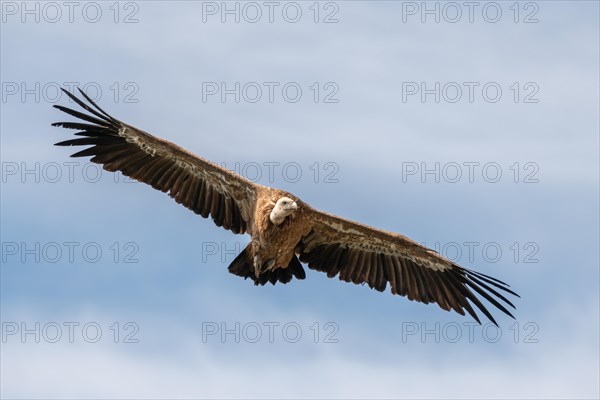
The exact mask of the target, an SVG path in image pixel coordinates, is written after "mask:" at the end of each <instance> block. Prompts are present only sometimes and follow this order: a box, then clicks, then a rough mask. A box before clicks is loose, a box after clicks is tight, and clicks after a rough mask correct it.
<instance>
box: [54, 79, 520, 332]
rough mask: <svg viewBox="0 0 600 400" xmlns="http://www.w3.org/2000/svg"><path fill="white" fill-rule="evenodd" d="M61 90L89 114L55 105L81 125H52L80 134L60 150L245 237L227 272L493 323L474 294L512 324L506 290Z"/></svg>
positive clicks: (397, 236)
mask: <svg viewBox="0 0 600 400" xmlns="http://www.w3.org/2000/svg"><path fill="white" fill-rule="evenodd" d="M64 92H65V93H66V94H67V95H68V96H69V97H70V98H71V99H73V100H74V101H75V102H76V103H77V104H78V105H79V106H81V107H82V108H83V109H84V110H86V111H87V112H88V113H89V114H86V113H82V112H79V111H76V110H72V109H70V108H66V107H62V106H59V105H55V106H54V107H56V108H58V109H59V110H61V111H63V112H65V113H67V114H70V115H72V116H74V117H77V118H79V119H80V120H82V121H84V122H57V123H54V124H52V125H54V126H60V127H63V128H70V129H77V130H79V132H77V133H75V136H80V138H76V139H71V140H67V141H63V142H60V143H57V145H59V146H81V145H87V146H91V147H88V148H86V149H84V150H82V151H79V152H77V153H75V154H73V155H72V157H84V156H91V157H92V159H91V161H93V162H95V163H98V164H101V165H102V166H103V168H104V169H106V170H108V171H121V172H122V173H123V174H124V175H126V176H129V177H132V178H134V179H136V180H138V181H140V182H144V183H147V184H149V185H151V186H152V187H153V188H155V189H158V190H160V191H162V192H165V193H168V194H169V196H171V197H172V198H173V199H175V201H176V202H177V203H180V204H182V205H184V206H185V207H187V208H189V209H190V210H192V211H193V212H194V213H196V214H200V215H201V216H202V217H204V218H207V217H208V216H210V217H211V218H212V219H213V221H214V222H215V224H216V225H217V226H222V227H223V228H225V229H227V230H230V231H232V232H233V233H248V234H249V235H250V237H251V242H250V243H249V244H248V246H247V247H246V249H244V251H242V252H241V253H240V254H239V255H238V256H237V257H236V258H235V260H234V261H233V262H232V263H231V265H230V266H229V271H230V272H231V273H233V274H236V275H239V276H242V277H244V278H250V279H252V280H253V281H254V282H255V284H257V285H259V284H260V285H264V284H265V283H267V282H271V283H273V284H275V283H276V282H282V283H287V282H289V281H291V280H292V278H293V277H296V278H297V279H304V278H305V273H304V269H303V268H302V264H301V262H303V263H305V264H307V265H308V267H309V268H311V269H314V270H317V271H322V272H325V273H327V276H328V277H330V278H333V277H335V276H339V279H340V280H343V281H346V282H352V283H356V284H365V283H366V284H367V285H369V287H370V288H373V289H376V290H378V291H380V292H382V291H384V290H385V288H386V286H387V285H388V283H389V285H390V288H391V292H392V293H393V294H398V295H401V296H406V297H408V299H409V300H415V301H419V302H422V303H425V304H428V303H437V304H438V305H439V306H440V307H441V308H442V309H444V310H454V311H456V312H458V313H459V314H461V315H465V311H467V312H468V313H469V314H470V315H471V316H472V317H473V318H474V319H475V320H476V321H477V322H480V321H479V318H478V316H477V314H476V312H475V310H474V308H473V305H474V306H475V307H476V308H477V309H479V310H480V311H481V312H483V313H484V314H485V315H486V316H487V317H488V318H489V319H490V321H492V322H493V323H494V324H495V323H496V321H495V320H494V318H493V317H492V315H491V314H490V312H489V311H488V310H487V308H486V307H485V306H484V305H483V304H482V303H481V301H480V299H479V297H478V296H477V295H476V294H475V293H477V294H478V295H479V296H480V297H482V298H484V299H486V300H487V301H489V302H490V303H491V304H492V305H494V306H495V307H496V308H498V309H500V310H501V311H503V312H504V313H506V314H507V315H509V316H511V317H512V314H511V313H510V312H509V311H508V310H507V308H506V307H505V305H508V306H510V307H512V308H514V306H513V304H512V303H511V302H510V301H509V300H508V299H507V298H506V297H505V294H507V293H508V294H511V295H515V296H518V295H517V294H516V293H515V292H513V291H512V290H510V289H508V285H506V284H505V283H504V282H502V281H499V280H497V279H495V278H492V277H489V276H487V275H484V274H481V273H479V272H475V271H472V270H468V269H465V268H462V267H460V266H458V265H456V264H454V263H453V262H451V261H450V260H448V259H446V258H444V257H442V256H440V255H439V254H437V253H436V252H435V251H433V250H430V249H427V248H425V247H423V246H421V245H419V244H418V243H416V242H414V241H413V240H411V239H409V238H407V237H405V236H402V235H400V234H397V233H392V232H386V231H383V230H379V229H376V228H372V227H370V226H367V225H363V224H360V223H357V222H353V221H349V220H346V219H343V218H340V217H337V216H335V215H331V214H327V213H324V212H322V211H318V210H315V209H314V208H312V207H310V206H309V205H308V204H306V203H304V202H302V201H301V200H300V199H298V198H297V197H296V196H294V195H292V194H290V193H287V192H284V191H281V190H277V189H273V188H269V187H265V186H261V185H258V184H256V183H253V182H251V181H249V180H247V179H245V178H243V177H242V176H240V175H237V174H235V173H233V172H231V171H228V170H226V169H224V168H221V167H220V166H218V165H216V164H214V163H211V162H210V161H207V160H205V159H203V158H201V157H198V156H196V155H194V154H192V153H190V152H188V151H186V150H184V149H182V148H181V147H179V146H177V145H175V144H173V143H171V142H168V141H166V140H162V139H159V138H157V137H155V136H152V135H150V134H148V133H146V132H144V131H142V130H140V129H137V128H135V127H133V126H131V125H128V124H125V123H123V122H121V121H119V120H117V119H115V118H113V117H112V116H110V115H109V114H107V113H106V112H105V111H104V110H102V109H101V108H100V107H99V106H98V105H96V104H95V103H94V102H93V101H92V100H91V99H90V98H89V97H88V96H86V94H85V93H84V92H83V91H81V90H80V92H81V95H82V96H83V97H84V98H85V99H86V100H87V101H88V103H89V104H86V103H85V102H83V101H82V100H80V99H78V98H77V97H76V96H74V95H73V94H71V93H69V92H68V91H66V90H65V91H64ZM513 318H514V317H513Z"/></svg>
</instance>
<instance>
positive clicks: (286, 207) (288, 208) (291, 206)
mask: <svg viewBox="0 0 600 400" xmlns="http://www.w3.org/2000/svg"><path fill="white" fill-rule="evenodd" d="M297 209H298V204H296V202H295V201H294V200H292V199H290V198H289V197H281V198H280V199H279V200H277V203H275V207H273V210H272V211H271V215H270V217H269V218H270V219H271V222H272V223H274V224H275V225H279V224H281V223H282V222H283V221H284V220H285V218H286V217H287V216H288V215H290V214H291V213H293V212H294V211H296V210H297Z"/></svg>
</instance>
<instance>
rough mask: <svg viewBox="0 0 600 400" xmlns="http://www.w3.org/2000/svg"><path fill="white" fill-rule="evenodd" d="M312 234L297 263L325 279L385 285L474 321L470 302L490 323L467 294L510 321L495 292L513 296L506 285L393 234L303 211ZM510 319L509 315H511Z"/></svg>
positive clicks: (500, 296)
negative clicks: (486, 303)
mask: <svg viewBox="0 0 600 400" xmlns="http://www.w3.org/2000/svg"><path fill="white" fill-rule="evenodd" d="M306 212H307V213H308V215H309V218H310V219H311V221H312V231H311V232H310V233H309V234H308V235H307V236H305V237H304V238H303V239H302V241H301V243H300V261H302V262H304V263H307V264H308V266H309V268H312V269H315V270H317V271H322V272H326V273H327V276H328V277H330V278H333V277H335V276H336V275H338V274H339V277H340V280H343V281H346V282H353V283H357V284H358V283H367V284H368V285H369V287H371V288H373V289H376V290H378V291H380V292H381V291H383V290H385V287H386V285H387V283H388V282H389V283H390V286H391V291H392V293H393V294H399V295H401V296H407V297H408V299H409V300H415V301H419V302H422V303H425V304H428V303H437V304H438V305H439V306H440V307H441V308H442V309H444V310H447V311H449V310H451V309H453V310H455V311H456V312H458V313H459V314H461V315H465V310H466V311H467V312H468V313H469V314H470V315H471V316H472V317H473V318H474V319H475V320H476V321H477V322H479V323H481V322H480V321H479V317H478V316H477V313H476V312H475V311H474V310H473V308H472V306H471V304H470V303H469V302H471V303H472V304H474V305H475V306H476V307H477V308H478V309H479V310H481V312H483V313H484V314H485V315H486V316H487V317H488V318H489V319H490V321H492V322H493V323H494V324H496V321H495V320H494V318H493V317H492V315H491V314H490V313H489V311H488V310H487V309H486V307H485V306H484V305H483V304H482V303H481V301H480V299H479V298H478V297H477V296H476V295H475V293H474V292H473V291H475V292H476V293H478V294H479V295H480V296H481V297H483V298H484V299H486V300H487V301H489V302H490V303H491V304H493V305H494V306H495V307H497V308H498V309H500V310H501V311H503V312H504V313H506V314H508V315H509V316H511V317H513V315H512V314H511V313H510V312H509V311H508V310H507V309H506V307H505V306H504V305H503V304H502V302H504V303H505V304H507V305H509V306H510V307H512V308H514V305H513V304H512V303H511V302H510V301H509V300H508V299H507V298H506V297H505V296H504V295H503V294H502V293H501V292H506V293H510V294H512V295H515V296H517V297H518V295H517V294H516V293H515V292H513V291H512V290H510V289H508V285H507V284H505V283H504V282H502V281H499V280H497V279H494V278H492V277H489V276H487V275H484V274H481V273H478V272H475V271H472V270H468V269H465V268H462V267H460V266H458V265H456V264H454V263H452V262H451V261H450V260H448V259H446V258H444V257H442V256H440V255H439V254H438V253H436V252H435V251H433V250H429V249H427V248H426V247H423V246H421V245H420V244H418V243H417V242H414V241H413V240H411V239H409V238H407V237H405V236H402V235H399V234H397V233H392V232H386V231H383V230H379V229H376V228H372V227H370V226H366V225H363V224H359V223H357V222H353V221H349V220H345V219H343V218H339V217H337V216H334V215H330V214H327V213H324V212H321V211H318V210H315V209H312V208H309V207H307V211H306ZM513 318H514V317H513Z"/></svg>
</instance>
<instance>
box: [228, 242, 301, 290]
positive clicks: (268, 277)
mask: <svg viewBox="0 0 600 400" xmlns="http://www.w3.org/2000/svg"><path fill="white" fill-rule="evenodd" d="M249 248H250V245H248V246H247V247H246V248H245V249H244V250H243V251H242V252H241V253H240V254H238V255H237V257H235V259H234V260H233V261H232V262H231V264H230V265H229V267H228V268H227V270H228V271H229V272H231V273H232V274H234V275H238V276H241V277H242V278H244V279H248V278H250V279H252V280H253V281H254V284H255V285H261V286H262V285H265V284H266V283H267V282H271V284H273V285H274V284H276V283H277V282H281V283H284V284H285V283H288V282H290V281H291V280H292V278H294V277H295V278H296V279H304V278H306V273H305V272H304V268H302V264H301V263H300V261H299V260H298V257H296V255H295V254H294V256H293V257H292V260H291V261H290V263H289V265H288V267H287V268H278V269H276V270H274V271H265V272H263V273H261V274H260V275H259V276H258V277H256V275H255V274H254V264H253V263H252V261H251V257H250V253H249Z"/></svg>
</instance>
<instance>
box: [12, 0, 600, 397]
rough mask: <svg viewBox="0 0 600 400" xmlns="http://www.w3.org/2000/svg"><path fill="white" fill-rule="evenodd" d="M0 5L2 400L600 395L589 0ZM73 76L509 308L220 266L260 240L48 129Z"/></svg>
mask: <svg viewBox="0 0 600 400" xmlns="http://www.w3.org/2000/svg"><path fill="white" fill-rule="evenodd" d="M1 7H2V25H1V63H2V64H1V80H2V102H1V118H0V119H1V122H0V123H1V127H0V128H1V147H2V149H1V158H2V193H1V218H2V227H1V234H2V238H1V242H2V249H1V250H2V255H1V257H2V260H1V261H2V267H1V275H0V276H1V301H2V302H1V307H0V311H1V320H2V341H1V343H0V345H1V374H0V378H1V384H0V386H1V392H0V394H1V395H2V397H4V398H45V397H53V398H57V397H60V398H70V397H72V398H82V397H83V398H85V397H102V398H110V397H119V398H141V397H144V398H148V397H153V398H172V397H177V398H192V397H193V398H203V397H211V398H214V397H217V398H218V397H236V398H248V397H253V398H256V397H277V398H280V397H284V398H289V397H294V398H298V397H308V398H311V397H325V398H362V397H375V398H415V397H417V398H479V397H494V398H508V397H515V398H517V397H518V398H598V396H599V395H600V391H599V381H598V375H599V372H600V371H599V355H598V354H599V345H598V337H599V317H598V315H599V307H598V304H599V269H598V263H599V259H598V241H599V232H598V220H599V214H598V213H599V211H598V179H599V177H598V163H599V160H598V146H599V143H598V131H599V125H598V121H599V118H598V109H599V93H598V87H599V81H598V70H599V61H598V60H599V50H598V49H599V40H598V37H599V29H598V13H599V8H598V3H596V2H587V1H579V2H566V1H552V2H550V1H548V2H546V1H540V2H527V3H526V2H521V3H515V2H496V3H487V2H477V3H475V5H474V6H473V8H469V6H467V5H464V3H462V2H461V3H450V4H449V5H448V4H447V3H442V2H428V3H422V2H383V1H382V2H369V3H368V2H366V1H352V2H350V1H348V2H343V1H336V2H329V3H325V2H322V3H315V2H310V1H309V2H296V3H294V2H292V3H290V2H274V3H273V6H269V4H265V3H263V2H258V3H249V4H247V3H235V2H228V3H221V2H216V3H214V2H204V3H203V2H195V1H181V2H162V1H135V2H120V3H115V2H96V3H80V2H74V4H73V5H72V6H71V5H66V4H65V3H62V2H58V3H42V2H27V3H23V2H11V1H3V2H2V3H1ZM269 7H272V8H269ZM224 8H227V10H233V12H232V13H228V12H226V10H224ZM427 10H433V11H431V12H427ZM270 11H272V13H270ZM298 11H299V12H300V14H298ZM236 18H238V19H239V21H236ZM436 19H437V20H436ZM75 85H79V86H81V87H84V88H85V89H86V91H87V92H88V94H89V95H90V96H92V97H93V98H94V99H97V100H98V101H99V103H100V104H101V106H102V107H103V108H104V109H106V110H107V111H109V112H110V113H112V114H113V115H115V116H117V117H118V118H120V119H123V120H125V121H127V122H129V123H131V124H133V125H136V126H138V127H140V128H143V129H145V130H147V131H149V132H151V133H154V134H157V135H159V136H161V137H164V138H167V139H169V140H171V141H173V142H176V143H178V144H179V145H181V146H183V147H185V148H187V149H189V150H191V151H193V152H195V153H197V154H200V155H202V156H204V157H206V158H208V159H210V160H213V161H215V162H217V163H220V164H221V163H223V164H224V165H225V166H226V167H228V168H230V169H235V170H237V171H239V172H242V173H243V174H245V175H246V176H248V177H249V178H251V179H253V180H256V181H258V182H259V183H262V184H267V185H271V186H276V187H279V188H282V189H286V190H289V191H292V192H293V193H294V194H296V195H298V196H299V197H301V198H302V199H303V200H305V201H306V202H308V203H310V204H311V205H313V206H315V207H318V208H321V209H323V210H326V211H329V212H332V213H335V214H339V215H342V216H344V217H347V218H351V219H354V220H359V221H362V222H365V223H367V224H369V225H373V226H378V227H381V228H384V229H387V230H391V231H395V232H400V233H403V234H406V235H408V236H410V237H412V238H414V239H415V240H417V241H419V242H421V243H424V244H426V245H427V246H429V247H433V248H435V249H436V250H438V251H441V252H442V253H443V254H445V255H446V256H448V257H450V258H453V259H455V260H456V261H457V262H458V263H460V264H461V265H464V266H466V267H469V268H475V269H477V270H479V271H481V272H483V273H486V274H491V275H493V276H495V277H498V278H500V279H502V280H505V281H506V282H508V283H510V284H511V286H512V287H513V289H514V290H516V291H517V292H518V293H519V294H520V295H521V299H517V301H516V306H517V310H516V312H515V316H516V320H512V319H510V318H508V317H506V316H504V315H500V314H499V313H495V315H496V318H497V320H498V322H499V325H500V327H499V329H496V328H495V327H494V326H492V325H490V324H487V321H483V322H484V325H482V326H480V325H477V324H474V323H473V321H472V320H471V319H470V318H467V317H461V316H460V315H457V314H450V313H446V312H444V311H442V310H440V309H439V308H437V307H436V306H432V305H422V304H418V303H414V302H409V301H407V300H406V299H403V298H400V297H396V296H391V295H390V294H389V292H388V293H384V294H382V293H377V292H375V291H372V290H370V289H369V288H368V287H360V286H354V285H350V284H347V283H342V282H339V281H337V280H332V279H328V278H327V277H326V276H325V275H324V274H322V273H318V272H315V271H307V279H306V280H305V281H294V282H292V283H291V284H288V285H285V286H283V285H281V286H280V285H278V286H275V287H272V286H268V287H254V286H253V285H252V283H251V282H249V281H244V280H242V279H240V278H238V277H235V276H233V275H231V274H229V273H227V271H226V267H227V266H228V265H229V263H230V262H231V261H232V260H233V258H234V257H235V253H236V250H239V249H241V248H242V247H243V246H244V245H245V243H246V242H247V240H248V238H247V237H241V236H240V237H236V236H234V235H232V234H231V233H230V232H227V231H224V230H221V229H219V228H217V227H215V226H214V225H213V224H212V223H211V222H210V221H207V220H203V219H202V218H200V217H198V216H195V215H194V214H193V213H191V212H190V211H188V210H187V209H185V208H183V207H180V206H178V205H177V204H176V203H174V202H173V201H172V200H171V199H170V198H169V197H168V196H165V195H164V194H161V193H159V192H156V191H153V190H152V189H151V188H149V187H146V186H144V185H142V184H138V183H132V182H129V181H127V179H124V178H123V176H121V175H114V174H109V173H107V172H103V173H101V174H100V175H98V174H99V173H100V170H98V168H96V167H95V166H94V165H91V164H88V161H87V159H70V158H69V157H68V155H69V154H70V150H69V149H65V148H58V147H54V146H52V144H53V143H55V142H57V141H60V140H64V139H65V138H68V137H69V136H68V134H69V132H67V131H64V130H60V129H57V128H52V127H50V123H51V122H55V121H59V120H65V119H66V120H69V118H70V117H68V116H65V115H63V114H61V113H60V112H59V111H58V110H55V109H53V108H52V107H51V105H52V104H56V103H59V104H63V105H69V104H71V105H73V104H72V103H71V102H70V101H69V99H68V98H66V96H64V95H63V96H60V94H59V93H58V92H57V90H56V89H57V87H58V86H67V87H74V86H75ZM236 85H239V86H236ZM269 88H273V91H272V92H271V93H270V90H269ZM223 89H225V92H223ZM471 89H472V91H471ZM259 90H260V91H259Z"/></svg>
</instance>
